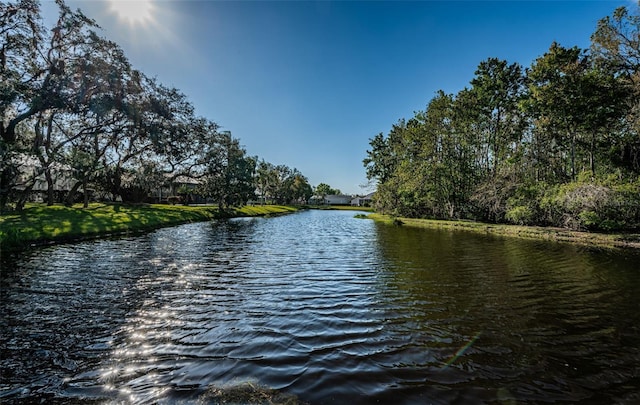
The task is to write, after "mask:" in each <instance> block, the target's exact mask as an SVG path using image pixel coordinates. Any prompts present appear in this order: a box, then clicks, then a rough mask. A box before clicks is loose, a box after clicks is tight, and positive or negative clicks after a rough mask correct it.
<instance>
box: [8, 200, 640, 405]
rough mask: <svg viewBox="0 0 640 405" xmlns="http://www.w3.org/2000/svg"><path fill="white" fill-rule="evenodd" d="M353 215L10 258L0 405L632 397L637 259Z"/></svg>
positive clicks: (637, 353) (208, 226) (165, 232)
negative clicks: (255, 398) (30, 404)
mask: <svg viewBox="0 0 640 405" xmlns="http://www.w3.org/2000/svg"><path fill="white" fill-rule="evenodd" d="M353 216H354V213H353V212H340V211H307V212H302V213H298V214H294V215H288V216H283V217H277V218H268V219H265V218H253V219H234V220H227V221H216V222H211V223H197V224H189V225H183V226H179V227H175V228H170V229H162V230H158V231H155V232H152V233H150V234H148V235H144V236H137V237H131V238H121V239H113V240H104V241H92V242H83V243H78V244H71V245H61V246H55V247H48V248H44V249H40V250H35V251H31V252H26V253H24V254H22V255H19V256H17V257H6V256H5V257H3V259H2V260H3V262H2V292H3V293H2V296H1V301H0V311H2V313H3V314H6V316H3V317H2V319H1V321H0V322H1V323H0V332H1V333H0V343H1V345H0V348H1V350H2V353H1V354H2V356H1V357H0V365H1V367H2V370H1V371H2V373H1V383H0V389H1V390H0V401H2V403H3V404H4V403H5V402H6V403H12V402H24V401H45V402H46V401H47V400H49V399H52V398H57V399H70V400H73V399H82V400H99V401H103V400H107V401H113V402H118V401H125V402H135V403H175V402H180V401H184V402H194V401H198V400H201V401H204V402H207V401H209V400H211V401H214V400H215V398H221V396H224V395H227V396H229V397H231V396H236V399H237V398H248V397H247V395H263V396H264V395H267V393H268V394H269V395H272V397H273V398H275V396H277V395H285V394H286V395H295V396H297V398H298V399H299V400H300V401H304V402H307V403H310V404H321V403H350V404H360V403H361V404H368V403H407V404H411V403H451V402H456V401H459V402H464V403H486V402H509V401H517V402H547V401H583V402H584V401H586V402H592V403H611V402H623V403H624V402H628V403H630V402H634V401H636V400H640V398H639V394H638V393H639V392H640V390H639V388H638V387H639V386H640V381H639V378H640V377H639V376H640V368H639V367H640V366H638V365H639V364H640V343H639V342H640V326H639V325H640V315H639V314H640V307H639V304H638V300H637V297H638V296H639V294H640V274H639V272H638V271H637V264H636V263H638V261H637V260H638V258H639V257H638V255H637V254H636V253H632V252H621V251H616V252H600V251H590V250H586V249H582V248H577V247H574V246H569V245H562V244H554V243H547V242H531V241H522V240H516V239H505V238H498V237H490V236H485V235H475V234H466V233H452V232H448V231H429V230H420V229H411V228H405V227H396V226H386V225H381V224H376V223H374V222H372V221H369V220H363V219H355V218H353ZM261 387H262V388H261ZM271 390H275V391H271ZM287 398H288V397H287Z"/></svg>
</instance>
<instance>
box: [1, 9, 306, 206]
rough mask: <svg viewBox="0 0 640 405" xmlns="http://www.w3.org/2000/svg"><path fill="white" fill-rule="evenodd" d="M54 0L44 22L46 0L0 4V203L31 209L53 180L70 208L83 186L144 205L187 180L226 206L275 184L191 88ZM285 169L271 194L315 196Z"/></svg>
mask: <svg viewBox="0 0 640 405" xmlns="http://www.w3.org/2000/svg"><path fill="white" fill-rule="evenodd" d="M56 5H57V9H58V18H57V20H56V21H54V22H53V23H52V26H51V27H45V26H44V22H43V20H42V19H41V16H40V7H39V2H38V1H35V0H12V1H9V2H0V27H2V29H0V43H1V44H2V46H1V49H0V212H2V211H3V210H4V208H5V207H7V206H8V205H9V204H11V203H12V202H14V203H15V207H17V208H18V209H19V208H21V207H23V206H24V204H25V203H26V201H28V199H29V198H30V197H31V191H32V189H33V187H34V184H36V183H37V182H38V181H42V180H43V177H44V180H46V184H47V189H48V190H47V197H46V198H47V202H48V204H50V205H51V204H53V203H54V202H56V201H60V200H64V201H65V203H67V204H69V205H70V204H72V203H73V202H74V201H76V200H77V199H78V197H79V196H80V191H83V193H82V194H84V197H85V204H88V195H89V193H88V190H96V191H98V192H100V193H102V194H103V195H105V196H108V198H109V199H110V200H112V201H117V200H118V199H121V200H122V201H124V202H132V203H134V202H135V203H138V202H143V201H147V200H148V199H149V197H150V196H151V195H152V192H153V195H157V194H162V191H163V189H167V188H171V187H172V186H173V184H174V182H173V181H174V180H175V179H177V178H179V177H182V178H187V179H189V180H190V182H191V183H192V184H193V183H196V182H200V191H201V192H202V194H203V195H201V196H200V197H203V196H205V197H208V198H209V199H212V200H215V202H216V203H217V204H219V206H220V207H225V208H226V207H229V206H231V205H241V204H245V203H246V202H247V201H249V200H251V199H253V198H254V197H255V196H254V191H255V190H256V188H257V187H262V188H264V189H265V190H266V189H269V188H270V187H271V186H272V183H269V182H268V183H269V184H267V185H265V184H261V185H259V184H257V182H256V179H257V178H258V176H256V164H257V162H258V159H257V158H255V157H248V156H247V155H246V151H245V150H244V148H242V147H241V146H240V144H239V141H238V140H237V139H234V138H233V137H231V134H230V133H228V132H220V131H219V130H218V129H219V128H218V125H217V124H216V123H214V122H212V121H210V120H208V119H205V118H202V117H197V116H196V115H195V108H194V106H193V105H192V104H191V102H190V101H189V100H188V98H187V97H186V95H184V94H183V93H182V92H181V91H179V90H178V89H175V88H172V87H167V86H165V85H163V84H161V83H159V82H158V81H157V80H156V79H153V78H150V77H147V76H146V75H144V74H143V73H142V72H140V71H137V70H135V69H133V68H132V66H131V64H130V63H129V61H128V59H127V57H126V56H125V54H124V52H123V50H122V49H121V48H120V47H119V46H118V45H117V44H115V43H113V42H112V41H109V40H107V39H105V38H103V37H101V36H100V35H98V34H97V33H96V30H97V28H99V27H98V26H97V25H96V23H95V22H94V21H93V20H91V19H90V18H88V17H86V16H85V15H84V14H83V13H82V12H81V11H80V10H77V11H73V10H71V9H70V8H69V7H67V5H66V4H65V2H64V1H63V0H57V1H56ZM4 27H8V28H7V29H4ZM21 161H28V162H29V164H28V165H25V164H20V162H21ZM26 166H28V167H26ZM282 168H284V169H285V171H287V173H288V175H290V176H291V178H286V177H287V176H281V177H280V178H279V179H278V181H277V182H278V184H277V187H276V188H275V189H269V190H268V191H266V192H267V193H272V197H273V198H272V200H276V201H281V202H288V201H290V200H295V199H303V198H305V196H307V195H309V194H310V189H311V187H310V186H309V185H308V182H306V178H305V177H304V176H302V174H301V173H300V172H298V171H296V170H293V171H291V170H290V169H289V168H287V167H286V166H278V170H280V169H282ZM54 172H58V173H63V174H64V178H65V179H64V180H65V185H64V187H58V188H56V186H55V181H54V180H55V179H54V177H55V174H56V173H54ZM265 187H266V188H265ZM159 190H160V193H158V191H159ZM192 191H194V190H189V192H186V193H183V194H184V196H185V199H184V201H185V202H188V201H189V197H191V196H192V193H191V192H192ZM63 192H64V193H66V195H58V194H61V193H63ZM171 192H173V191H171ZM164 195H166V193H164Z"/></svg>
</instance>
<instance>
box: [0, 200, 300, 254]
mask: <svg viewBox="0 0 640 405" xmlns="http://www.w3.org/2000/svg"><path fill="white" fill-rule="evenodd" d="M296 210H297V208H295V207H288V206H279V205H265V206H245V207H242V208H230V209H228V210H225V211H224V212H220V211H219V210H218V209H217V207H211V206H197V207H190V206H181V205H160V204H154V205H136V206H131V205H120V204H98V203H96V204H91V205H90V206H89V208H86V209H84V208H82V206H81V205H77V206H74V207H64V206H58V205H54V206H51V207H47V206H45V205H41V204H32V205H28V206H27V207H26V208H25V209H24V210H23V211H22V212H20V213H13V214H8V215H2V216H0V246H1V247H20V246H25V245H29V244H34V243H47V242H52V241H59V240H74V239H82V238H89V237H95V236H98V235H108V234H120V233H128V232H141V231H145V230H150V229H155V228H160V227H163V226H170V225H177V224H182V223H188V222H197V221H207V220H211V219H215V218H223V217H241V216H265V215H279V214H285V213H289V212H294V211H296Z"/></svg>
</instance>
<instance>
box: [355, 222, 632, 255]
mask: <svg viewBox="0 0 640 405" xmlns="http://www.w3.org/2000/svg"><path fill="white" fill-rule="evenodd" d="M367 217H368V218H371V219H373V220H375V221H379V222H384V223H387V224H394V223H395V224H398V225H400V224H401V225H402V226H411V227H418V228H431V229H449V230H459V231H467V232H476V233H490V234H495V235H504V236H511V237H518V238H523V239H538V240H540V239H542V240H551V241H557V242H570V243H575V244H579V245H583V246H594V247H601V248H631V249H640V234H602V233H591V232H578V231H572V230H568V229H562V228H547V227H536V226H519V225H504V224H486V223H481V222H472V221H440V220H432V219H414V218H395V217H391V216H388V215H382V214H370V215H368V216H367ZM398 221H399V222H398Z"/></svg>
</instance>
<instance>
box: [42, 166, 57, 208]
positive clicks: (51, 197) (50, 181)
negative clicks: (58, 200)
mask: <svg viewBox="0 0 640 405" xmlns="http://www.w3.org/2000/svg"><path fill="white" fill-rule="evenodd" d="M44 177H45V179H46V180H47V205H48V206H52V205H53V203H54V202H55V194H54V190H53V187H54V181H53V176H51V169H50V168H46V169H45V171H44Z"/></svg>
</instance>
